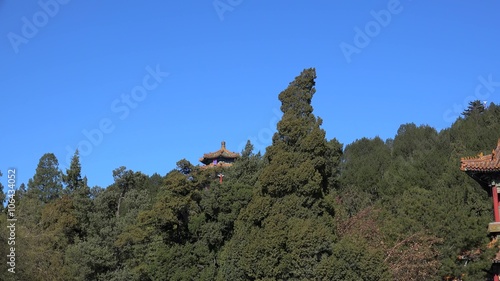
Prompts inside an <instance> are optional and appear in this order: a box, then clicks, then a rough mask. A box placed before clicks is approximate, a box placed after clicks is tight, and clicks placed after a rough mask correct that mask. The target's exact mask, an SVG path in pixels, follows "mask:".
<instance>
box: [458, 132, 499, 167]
mask: <svg viewBox="0 0 500 281" xmlns="http://www.w3.org/2000/svg"><path fill="white" fill-rule="evenodd" d="M460 170H462V171H464V172H483V173H484V172H500V139H499V140H498V144H497V147H496V148H495V149H493V151H492V152H491V154H488V155H483V153H480V154H479V155H477V156H473V157H464V158H462V159H461V161H460Z"/></svg>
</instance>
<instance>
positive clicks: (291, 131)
mask: <svg viewBox="0 0 500 281" xmlns="http://www.w3.org/2000/svg"><path fill="white" fill-rule="evenodd" d="M315 78H316V72H315V70H314V69H306V70H304V71H303V72H302V73H301V74H300V75H299V76H298V77H296V78H295V80H294V81H293V82H292V83H290V85H289V86H288V88H287V89H285V90H284V91H283V92H281V93H280V95H279V99H280V101H281V102H282V106H281V110H282V111H283V117H282V119H281V121H279V122H278V125H277V128H278V131H277V133H275V135H274V136H273V144H272V145H271V146H270V147H268V148H267V150H266V154H265V155H264V158H265V162H266V164H265V166H264V167H263V168H262V172H261V174H260V176H259V178H258V182H257V184H256V187H257V189H256V190H255V192H254V196H253V198H252V200H251V201H250V203H249V204H248V206H247V207H246V208H245V209H244V210H242V211H241V213H240V216H239V219H238V220H237V221H236V222H235V233H234V235H233V237H232V239H231V240H230V241H229V242H228V243H227V244H226V246H225V247H224V249H223V251H222V253H221V254H220V265H221V266H220V269H219V275H218V276H217V277H218V280H327V278H328V276H327V274H328V270H325V268H324V266H320V265H321V264H323V263H324V261H325V260H328V259H329V257H330V256H331V255H332V251H333V249H332V244H333V243H334V242H335V241H336V235H335V227H334V217H333V215H334V214H333V200H332V196H331V194H332V192H331V189H332V186H330V185H329V183H332V182H335V181H334V180H332V179H333V178H334V177H335V176H336V175H335V174H334V172H335V171H336V170H337V169H338V165H339V156H340V155H338V153H340V151H339V149H338V147H339V144H338V142H334V143H330V144H329V143H328V142H327V141H326V139H325V131H324V130H323V129H321V128H320V125H321V122H322V121H321V119H320V118H316V117H315V116H314V114H313V113H312V112H313V108H312V106H311V100H312V97H313V95H314V93H315V88H314V86H315ZM322 261H323V262H322ZM331 270H334V269H333V268H332V269H331ZM374 280H380V279H374Z"/></svg>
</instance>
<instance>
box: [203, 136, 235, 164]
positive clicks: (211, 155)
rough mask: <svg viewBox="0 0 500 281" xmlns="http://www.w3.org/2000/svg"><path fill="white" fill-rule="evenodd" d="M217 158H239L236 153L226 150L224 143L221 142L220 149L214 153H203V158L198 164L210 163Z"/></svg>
mask: <svg viewBox="0 0 500 281" xmlns="http://www.w3.org/2000/svg"><path fill="white" fill-rule="evenodd" d="M219 157H225V158H238V157H240V154H239V153H236V152H231V151H229V150H227V149H226V142H225V141H222V142H221V148H220V149H219V150H217V151H215V152H210V153H205V154H203V157H201V158H200V162H203V163H205V162H207V161H211V160H213V159H217V158H219Z"/></svg>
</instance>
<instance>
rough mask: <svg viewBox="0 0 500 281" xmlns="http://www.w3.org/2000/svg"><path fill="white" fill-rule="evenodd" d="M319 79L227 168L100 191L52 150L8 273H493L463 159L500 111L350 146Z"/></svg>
mask: <svg viewBox="0 0 500 281" xmlns="http://www.w3.org/2000/svg"><path fill="white" fill-rule="evenodd" d="M315 78H316V73H315V70H314V69H306V70H304V71H303V72H302V73H301V74H300V75H299V76H297V77H296V78H295V79H294V80H293V81H292V82H291V83H290V84H289V86H288V87H287V88H286V89H285V90H284V91H282V92H281V93H280V94H279V100H280V101H281V104H282V106H281V110H282V112H283V116H282V119H281V120H280V121H279V122H278V124H277V132H276V133H275V134H274V136H273V142H272V145H270V146H269V147H267V149H266V151H265V153H264V154H263V155H261V154H260V153H257V154H254V151H253V150H254V149H253V145H252V144H251V143H250V142H248V143H247V145H246V147H245V149H244V150H243V151H242V152H241V157H240V158H239V159H238V160H237V161H236V162H235V163H234V165H233V166H232V167H229V168H213V169H201V168H200V167H199V166H194V165H193V164H191V163H190V162H189V161H187V160H185V159H182V160H180V161H179V162H177V168H176V169H174V170H172V171H170V172H169V173H168V174H166V175H165V176H161V175H158V174H154V175H151V176H148V175H145V174H143V173H141V172H139V171H131V170H128V169H127V168H125V167H119V168H117V169H115V170H114V171H112V175H113V177H114V183H113V184H112V185H110V186H108V187H106V188H101V187H97V186H96V187H92V188H90V187H89V186H88V185H87V179H86V178H85V177H82V175H81V166H80V160H79V155H78V151H76V153H75V155H74V157H73V159H72V161H71V166H70V168H69V169H67V170H66V171H64V172H62V171H60V170H59V168H58V161H57V159H56V157H55V155H54V154H51V153H47V154H45V155H43V156H42V158H41V159H40V162H39V165H38V167H37V169H36V171H35V174H34V176H33V178H32V179H30V180H29V182H28V184H27V188H26V186H24V185H22V186H20V188H19V190H18V191H17V192H16V195H15V196H16V215H17V218H18V223H17V228H16V255H17V261H18V262H17V264H16V273H15V275H13V274H4V273H6V272H7V265H6V263H1V264H0V270H1V272H2V273H1V274H0V279H1V280H51V281H52V280H111V281H113V280H114V281H118V280H143V281H146V280H436V281H437V280H443V278H445V277H449V279H450V280H451V279H452V278H461V279H463V280H484V279H485V278H486V277H487V272H488V270H489V267H490V258H491V257H492V255H493V254H494V251H495V248H491V247H490V248H489V247H488V243H489V242H490V240H489V238H488V237H487V232H486V227H487V224H488V222H489V221H490V220H491V216H492V215H491V214H492V211H491V206H490V199H489V197H488V193H487V192H486V191H485V190H483V189H482V188H481V187H480V186H479V185H478V184H477V183H476V182H474V181H473V180H472V179H470V178H469V177H468V176H467V175H466V174H465V173H463V172H461V171H460V170H459V164H460V163H459V161H460V157H463V156H469V155H475V154H477V153H479V152H484V153H489V151H491V149H492V148H493V147H494V146H495V145H496V143H497V139H498V137H500V135H499V133H498V132H500V108H499V107H498V106H497V105H495V104H490V105H489V106H488V107H485V106H484V105H482V104H481V103H480V102H478V101H475V102H471V104H470V106H469V108H468V109H467V110H465V111H464V113H463V117H460V118H458V120H456V122H455V123H454V124H453V125H452V126H451V127H450V128H447V129H444V130H441V131H439V132H438V131H437V130H436V129H434V128H432V127H430V126H427V125H422V126H417V125H415V124H411V123H410V124H403V125H401V127H400V128H399V130H398V131H397V133H396V135H395V137H394V139H388V140H382V139H381V138H379V137H375V138H371V139H370V138H363V139H360V140H356V141H355V142H353V143H351V144H348V145H346V146H345V147H343V145H342V144H340V143H339V142H338V141H337V140H336V139H331V140H327V139H326V137H325V136H326V133H325V131H324V130H323V129H322V128H321V125H322V119H321V118H319V117H316V116H315V115H314V114H313V107H312V105H311V102H312V100H313V96H314V94H315ZM221 172H223V173H224V175H225V177H224V182H223V183H222V184H221V183H219V180H218V176H217V175H218V174H219V173H221ZM0 176H2V175H1V173H0ZM0 186H1V185H0ZM0 199H2V200H4V202H5V199H6V198H5V194H4V193H0ZM1 211H2V212H3V213H4V214H6V209H5V208H4V206H2V209H1ZM0 224H1V225H2V227H1V228H0V244H1V245H3V246H2V247H0V254H1V255H3V256H4V257H5V256H6V255H7V250H8V249H7V247H6V246H5V245H7V239H8V235H9V233H8V229H7V228H6V227H4V226H5V225H6V224H7V216H6V215H2V216H1V217H0Z"/></svg>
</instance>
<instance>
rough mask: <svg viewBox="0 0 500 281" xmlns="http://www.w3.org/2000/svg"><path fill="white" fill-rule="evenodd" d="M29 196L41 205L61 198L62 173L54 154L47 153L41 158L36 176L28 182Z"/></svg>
mask: <svg viewBox="0 0 500 281" xmlns="http://www.w3.org/2000/svg"><path fill="white" fill-rule="evenodd" d="M28 194H30V195H32V196H34V197H35V198H37V199H38V200H39V201H40V202H41V203H48V202H50V201H52V200H54V199H57V198H60V197H61V194H62V182H61V171H60V170H59V162H58V161H57V158H56V156H55V155H54V154H53V153H46V154H44V155H43V156H42V158H40V162H39V163H38V166H37V168H36V173H35V175H34V176H33V178H32V179H30V180H29V181H28Z"/></svg>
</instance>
